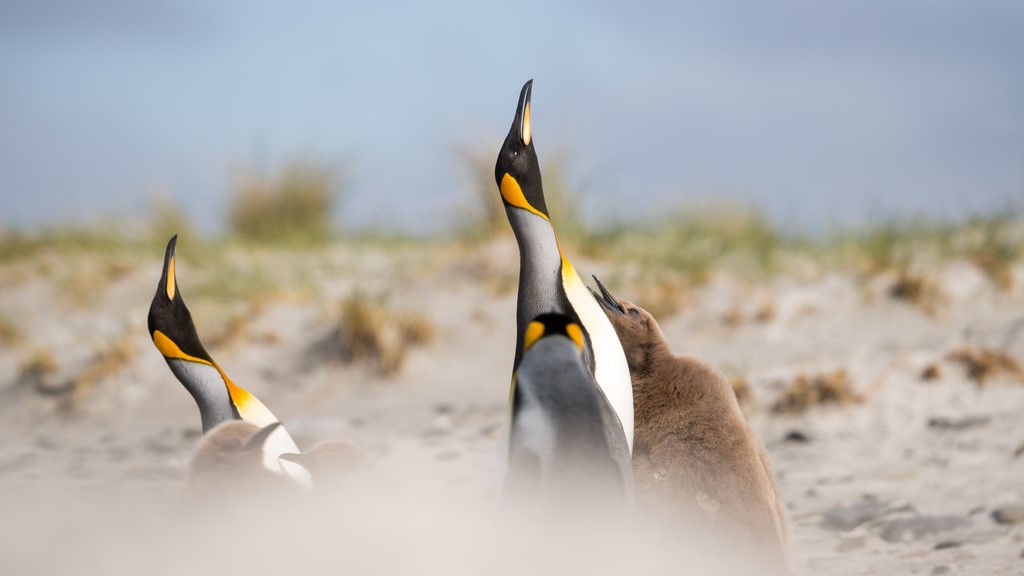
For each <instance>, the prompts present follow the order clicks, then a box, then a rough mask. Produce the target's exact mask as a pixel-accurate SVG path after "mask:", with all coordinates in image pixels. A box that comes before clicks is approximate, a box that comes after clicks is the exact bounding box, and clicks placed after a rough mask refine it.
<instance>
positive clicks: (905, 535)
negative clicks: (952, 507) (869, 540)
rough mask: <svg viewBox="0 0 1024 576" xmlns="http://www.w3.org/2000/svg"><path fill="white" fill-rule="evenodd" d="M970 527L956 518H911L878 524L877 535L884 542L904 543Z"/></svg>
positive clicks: (963, 520) (962, 520) (968, 522)
mask: <svg viewBox="0 0 1024 576" xmlns="http://www.w3.org/2000/svg"><path fill="white" fill-rule="evenodd" d="M970 525H971V523H970V521H969V520H967V519H965V518H959V517H957V516H911V517H909V518H896V519H893V520H887V521H885V522H882V523H880V524H879V525H878V528H879V532H878V534H879V536H881V537H882V539H883V540H885V541H886V542H906V541H909V540H919V539H921V538H923V537H925V536H928V535H931V534H938V533H939V532H948V531H950V530H955V529H957V528H964V527H967V526H970Z"/></svg>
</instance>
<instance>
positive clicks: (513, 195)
mask: <svg viewBox="0 0 1024 576" xmlns="http://www.w3.org/2000/svg"><path fill="white" fill-rule="evenodd" d="M532 90H533V80H530V81H528V82H527V83H526V84H524V85H523V89H522V91H521V92H520V93H519V106H518V107H516V116H515V118H514V119H513V120H512V127H511V128H510V129H509V131H508V136H506V137H505V143H504V144H502V146H501V151H500V152H498V161H497V163H496V164H495V165H494V180H495V182H497V183H498V189H499V190H500V191H501V199H502V202H504V204H505V206H506V208H509V207H511V208H519V209H522V210H526V211H528V212H532V213H533V214H536V215H538V216H540V217H542V218H544V219H545V220H548V219H549V218H548V207H547V204H546V203H545V202H544V187H543V185H542V184H541V178H540V163H539V162H538V161H537V152H536V151H535V150H534V148H533V128H532V126H531V124H530V93H531V92H532Z"/></svg>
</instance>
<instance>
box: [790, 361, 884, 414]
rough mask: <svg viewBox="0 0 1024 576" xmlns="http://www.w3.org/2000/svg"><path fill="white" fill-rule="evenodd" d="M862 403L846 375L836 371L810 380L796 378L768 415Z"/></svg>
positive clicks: (799, 375)
mask: <svg viewBox="0 0 1024 576" xmlns="http://www.w3.org/2000/svg"><path fill="white" fill-rule="evenodd" d="M863 401H864V397H863V396H862V395H861V394H860V393H858V392H857V391H856V390H854V389H853V381H852V380H851V379H850V376H849V374H847V372H846V370H845V369H843V368H839V369H837V370H834V371H832V372H826V373H821V374H814V375H810V376H808V375H807V374H798V375H797V376H796V378H794V379H793V381H792V382H790V384H789V385H788V386H787V387H786V389H785V390H784V391H783V392H782V395H781V396H780V397H779V399H778V400H776V401H775V404H773V405H772V412H774V413H776V414H789V415H794V414H802V413H804V412H806V411H807V410H809V409H810V408H813V407H815V406H828V405H832V406H845V405H848V404H859V403H861V402H863Z"/></svg>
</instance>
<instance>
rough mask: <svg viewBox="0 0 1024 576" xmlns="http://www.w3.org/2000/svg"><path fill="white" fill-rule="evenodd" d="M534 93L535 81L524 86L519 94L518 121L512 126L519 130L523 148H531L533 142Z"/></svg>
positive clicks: (530, 81)
mask: <svg viewBox="0 0 1024 576" xmlns="http://www.w3.org/2000/svg"><path fill="white" fill-rule="evenodd" d="M532 92H533V79H530V80H528V81H527V82H526V84H523V89H522V91H521V92H519V106H517V107H516V119H515V120H514V121H513V123H512V126H513V127H514V128H518V132H519V141H520V142H522V143H523V146H529V145H530V142H532V141H533V132H532V131H531V130H530V94H531V93H532Z"/></svg>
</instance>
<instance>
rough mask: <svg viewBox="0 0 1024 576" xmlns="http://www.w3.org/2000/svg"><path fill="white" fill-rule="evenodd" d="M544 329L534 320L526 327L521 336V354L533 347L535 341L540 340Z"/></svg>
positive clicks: (542, 325)
mask: <svg viewBox="0 0 1024 576" xmlns="http://www.w3.org/2000/svg"><path fill="white" fill-rule="evenodd" d="M544 331H545V327H544V324H542V323H540V322H537V321H536V320H534V321H533V322H530V323H529V324H527V326H526V333H525V334H524V335H523V353H524V354H525V353H526V351H527V350H529V349H530V347H531V346H533V345H534V344H535V343H536V342H537V340H540V339H541V337H542V336H544Z"/></svg>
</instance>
